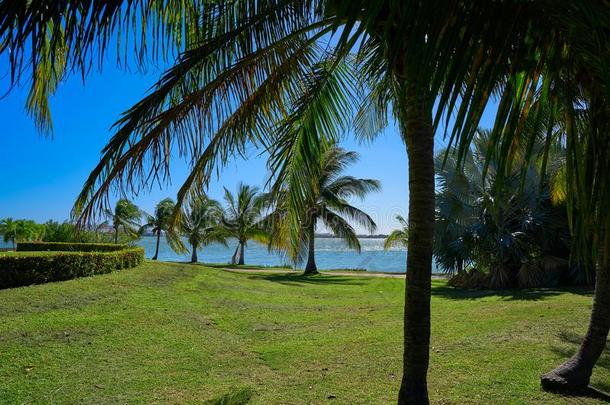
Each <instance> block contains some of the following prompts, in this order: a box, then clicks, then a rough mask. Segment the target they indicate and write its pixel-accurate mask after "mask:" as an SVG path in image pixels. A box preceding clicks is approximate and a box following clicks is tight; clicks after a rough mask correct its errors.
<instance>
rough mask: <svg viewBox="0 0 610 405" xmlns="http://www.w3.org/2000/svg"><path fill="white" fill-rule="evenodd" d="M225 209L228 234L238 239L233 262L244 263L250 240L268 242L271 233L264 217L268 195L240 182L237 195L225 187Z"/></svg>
mask: <svg viewBox="0 0 610 405" xmlns="http://www.w3.org/2000/svg"><path fill="white" fill-rule="evenodd" d="M224 197H225V203H226V206H225V209H224V217H223V218H222V225H223V227H224V228H225V231H226V234H227V235H228V236H231V237H233V238H235V239H237V247H236V248H235V252H234V253H233V256H232V257H231V263H232V264H244V262H245V259H244V254H245V249H246V246H247V245H248V241H250V240H256V241H258V242H261V243H268V241H269V234H268V232H267V231H266V230H265V226H264V222H263V218H264V215H263V214H264V210H265V206H266V204H267V201H268V197H267V196H265V195H264V194H261V193H260V192H259V189H258V187H251V186H249V185H247V184H243V183H240V184H239V185H238V186H237V193H236V194H235V195H233V194H231V192H230V191H229V190H228V189H227V188H226V187H225V195H224Z"/></svg>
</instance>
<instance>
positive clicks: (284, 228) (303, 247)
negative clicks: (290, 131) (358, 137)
mask: <svg viewBox="0 0 610 405" xmlns="http://www.w3.org/2000/svg"><path fill="white" fill-rule="evenodd" d="M357 159H358V155H357V154H356V153H355V152H348V151H345V150H343V149H342V148H340V147H338V146H337V145H336V144H330V145H327V146H325V147H322V149H321V150H320V160H319V161H318V163H317V166H316V167H311V168H310V170H309V171H308V172H307V173H302V174H301V176H300V178H299V180H298V181H294V179H295V178H296V176H293V175H294V174H296V173H294V174H293V173H291V175H290V176H287V177H286V178H285V180H284V181H283V188H282V189H281V190H280V191H279V193H278V194H277V195H278V198H276V214H275V217H274V218H273V219H274V220H275V221H272V225H273V226H275V227H276V228H279V229H276V230H275V231H272V234H275V235H280V236H279V237H278V238H277V239H279V240H280V243H279V244H280V245H281V243H282V241H285V242H286V244H287V246H285V248H286V250H287V251H288V255H289V257H290V258H291V259H292V260H293V261H294V262H300V261H301V260H302V259H304V257H305V255H307V264H306V266H305V274H314V273H317V266H316V262H315V230H316V227H317V224H318V222H319V221H320V222H321V223H322V224H324V226H326V228H328V229H329V230H330V231H331V232H332V233H333V234H334V235H335V236H337V237H339V238H341V239H343V240H344V241H345V243H346V244H347V245H348V246H349V247H350V248H352V249H355V250H356V251H358V252H359V251H360V242H359V241H358V238H357V236H356V232H355V230H354V228H353V227H352V226H351V225H350V223H349V222H350V221H353V222H356V223H357V224H358V225H361V226H363V227H364V228H365V229H366V230H367V231H369V232H373V231H374V230H375V229H376V225H375V222H374V221H373V220H372V218H371V217H370V216H369V215H368V214H367V213H365V212H364V211H362V210H360V209H359V208H356V207H354V206H353V205H351V204H350V203H349V201H348V200H349V199H350V198H353V197H356V198H364V197H365V196H366V195H367V194H368V193H370V192H372V191H377V190H379V189H380V185H379V182H378V181H377V180H371V179H359V178H355V177H352V176H345V175H342V172H343V171H344V170H345V169H346V167H347V166H349V165H351V164H353V163H355V162H356V161H357ZM289 160H290V159H289ZM294 169H295V167H290V168H289V170H294ZM303 179H306V181H302V180H303ZM304 186H305V188H303V187H304ZM272 245H273V241H272Z"/></svg>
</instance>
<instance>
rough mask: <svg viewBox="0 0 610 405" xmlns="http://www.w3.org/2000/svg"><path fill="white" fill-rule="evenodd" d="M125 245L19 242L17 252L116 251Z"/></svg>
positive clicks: (124, 247)
mask: <svg viewBox="0 0 610 405" xmlns="http://www.w3.org/2000/svg"><path fill="white" fill-rule="evenodd" d="M127 248H128V246H127V245H117V244H114V243H72V242H19V243H17V251H18V252H116V251H118V250H123V249H127Z"/></svg>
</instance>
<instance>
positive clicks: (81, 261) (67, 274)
mask: <svg viewBox="0 0 610 405" xmlns="http://www.w3.org/2000/svg"><path fill="white" fill-rule="evenodd" d="M28 245H29V244H28ZM53 245H56V244H53ZM64 245H70V247H74V244H64ZM104 246H105V247H102V249H106V248H107V245H104ZM116 246H117V245H114V247H116ZM55 247H56V248H57V246H55ZM143 261H144V249H142V248H139V247H134V248H126V247H124V246H123V247H122V248H121V250H116V251H106V252H99V251H98V252H92V251H90V252H72V251H65V252H60V251H55V252H26V253H19V252H17V253H8V254H5V255H0V288H11V287H20V286H25V285H30V284H43V283H48V282H51V281H63V280H70V279H73V278H77V277H86V276H92V275H94V274H105V273H111V272H113V271H117V270H121V269H127V268H131V267H135V266H138V265H139V264H141V263H142V262H143Z"/></svg>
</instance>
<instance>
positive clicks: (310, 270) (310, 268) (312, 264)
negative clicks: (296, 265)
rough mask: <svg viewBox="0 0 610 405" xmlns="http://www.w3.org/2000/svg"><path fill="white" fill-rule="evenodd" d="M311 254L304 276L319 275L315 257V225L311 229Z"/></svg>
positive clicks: (308, 257)
mask: <svg viewBox="0 0 610 405" xmlns="http://www.w3.org/2000/svg"><path fill="white" fill-rule="evenodd" d="M308 233H309V242H308V243H309V253H308V255H307V265H306V266H305V273H304V274H318V267H317V266H316V257H315V230H314V227H313V225H312V226H310V227H309V230H308Z"/></svg>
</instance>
